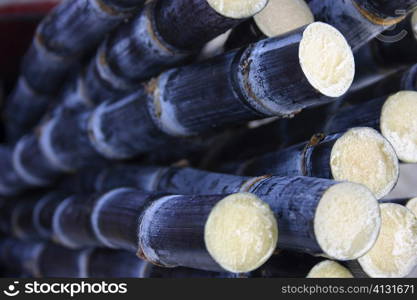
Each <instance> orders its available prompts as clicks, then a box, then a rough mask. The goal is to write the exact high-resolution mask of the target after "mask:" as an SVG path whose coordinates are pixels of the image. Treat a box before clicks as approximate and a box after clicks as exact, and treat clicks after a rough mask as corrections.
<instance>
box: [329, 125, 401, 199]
mask: <svg viewBox="0 0 417 300" xmlns="http://www.w3.org/2000/svg"><path fill="white" fill-rule="evenodd" d="M330 166H331V170H332V175H333V178H334V179H335V180H337V181H350V182H355V183H359V184H363V185H364V186H366V187H367V188H368V189H370V190H371V192H372V193H374V195H375V197H376V198H378V199H381V198H382V197H384V196H386V195H387V194H388V193H389V192H390V191H391V190H392V189H393V188H394V186H395V184H396V183H397V180H398V176H399V163H398V158H397V155H396V153H395V150H394V148H393V147H392V146H391V144H390V143H389V142H388V141H387V140H386V139H385V138H384V137H383V136H382V135H381V134H379V133H378V132H377V131H376V130H374V129H372V128H368V127H358V128H353V129H351V130H349V131H348V132H347V133H345V134H344V135H342V137H340V138H339V139H338V140H337V141H336V143H335V145H334V146H333V149H332V152H331V156H330Z"/></svg>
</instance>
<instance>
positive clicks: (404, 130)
mask: <svg viewBox="0 0 417 300" xmlns="http://www.w3.org/2000/svg"><path fill="white" fill-rule="evenodd" d="M416 115H417V92H414V91H401V92H398V93H397V94H395V95H392V96H390V97H389V98H388V99H387V101H386V102H385V104H384V107H383V108H382V113H381V132H382V134H383V135H384V136H385V137H386V138H387V139H388V140H389V141H390V142H391V144H392V145H393V147H394V149H395V151H396V152H397V155H398V157H399V158H400V160H402V161H404V162H409V163H417V119H416Z"/></svg>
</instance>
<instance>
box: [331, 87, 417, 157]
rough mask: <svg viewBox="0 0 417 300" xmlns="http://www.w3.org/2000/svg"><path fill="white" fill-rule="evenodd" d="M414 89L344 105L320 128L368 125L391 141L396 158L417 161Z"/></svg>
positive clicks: (332, 128)
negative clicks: (344, 106)
mask: <svg viewBox="0 0 417 300" xmlns="http://www.w3.org/2000/svg"><path fill="white" fill-rule="evenodd" d="M414 113H417V92H415V91H400V92H397V93H396V94H394V95H392V96H389V97H381V98H377V99H374V100H371V101H368V102H365V103H361V104H357V105H353V106H348V107H346V108H343V109H341V110H340V111H339V112H337V113H336V114H335V115H334V116H332V117H331V118H330V119H329V121H328V123H327V125H326V126H325V129H324V131H325V132H328V133H331V132H339V131H341V130H346V129H348V128H351V127H352V126H370V127H373V128H375V129H377V130H379V131H381V133H382V135H383V136H384V137H385V138H386V139H387V140H388V141H389V142H390V143H391V144H392V146H393V147H394V149H395V152H396V153H397V155H398V157H399V159H401V160H402V161H404V162H410V163H412V162H417V144H416V134H415V132H416V131H417V127H416V124H415V122H414V116H413V115H414Z"/></svg>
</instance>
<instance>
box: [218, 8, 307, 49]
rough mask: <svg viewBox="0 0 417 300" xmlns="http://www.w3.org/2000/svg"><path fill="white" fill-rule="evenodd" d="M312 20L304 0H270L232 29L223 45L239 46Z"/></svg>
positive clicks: (233, 47) (226, 47)
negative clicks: (262, 7)
mask: <svg viewBox="0 0 417 300" xmlns="http://www.w3.org/2000/svg"><path fill="white" fill-rule="evenodd" d="M313 22H314V16H313V14H312V12H311V10H310V8H309V6H308V5H307V4H306V2H305V1H304V0H295V1H294V0H270V1H269V2H268V4H267V5H266V6H265V8H264V9H263V10H262V11H260V12H259V13H258V14H256V15H255V16H254V17H253V18H252V19H249V20H247V21H245V22H243V23H242V24H239V25H238V26H236V27H235V28H234V29H233V30H232V32H231V34H230V36H229V37H228V39H227V42H226V44H225V46H224V47H225V49H227V50H230V49H236V48H240V47H242V46H246V45H249V44H250V43H254V42H257V41H259V40H261V39H265V38H268V37H274V36H278V35H282V34H285V33H288V32H290V31H292V30H295V29H297V28H299V27H302V26H305V25H307V24H310V23H313Z"/></svg>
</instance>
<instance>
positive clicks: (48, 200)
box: [33, 191, 69, 239]
mask: <svg viewBox="0 0 417 300" xmlns="http://www.w3.org/2000/svg"><path fill="white" fill-rule="evenodd" d="M68 197H69V194H68V193H65V192H60V191H53V192H49V193H47V194H46V195H44V196H43V197H41V198H40V199H39V200H38V201H37V203H36V204H35V207H34V208H33V224H34V227H35V229H36V232H37V234H38V235H39V236H41V237H43V238H45V239H52V238H53V231H52V223H53V216H54V213H55V210H56V209H57V207H58V206H59V205H60V204H61V202H62V201H63V200H65V199H66V198H68Z"/></svg>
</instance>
